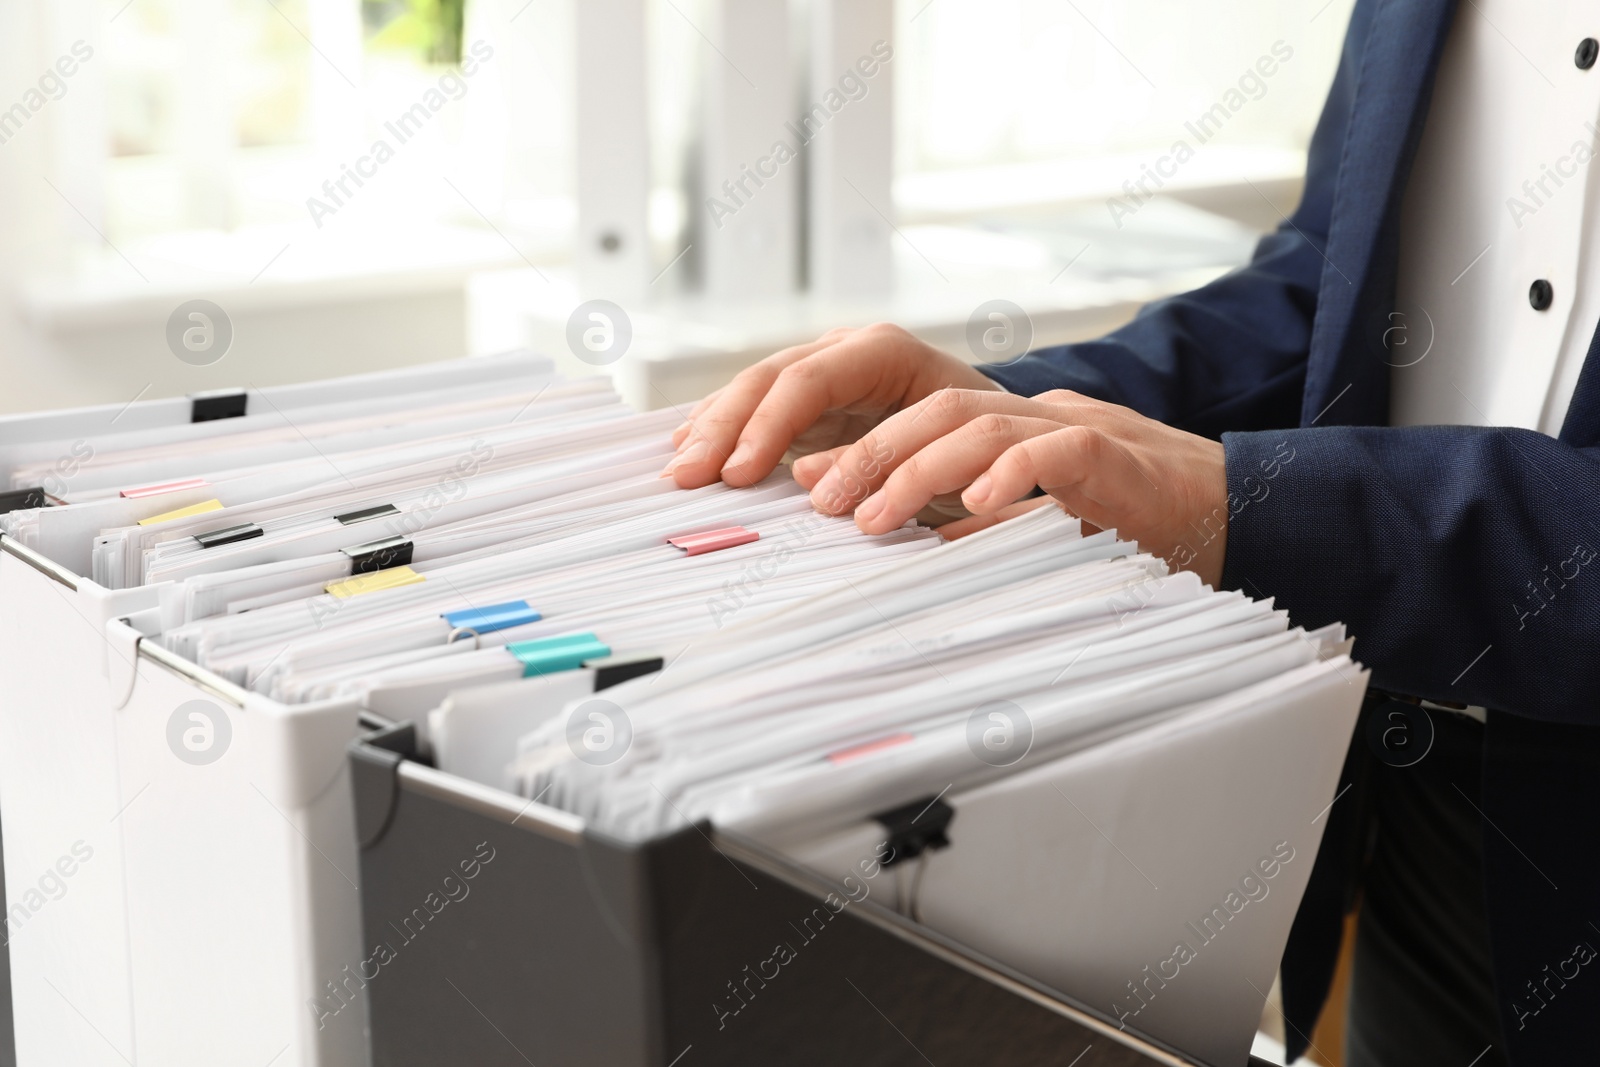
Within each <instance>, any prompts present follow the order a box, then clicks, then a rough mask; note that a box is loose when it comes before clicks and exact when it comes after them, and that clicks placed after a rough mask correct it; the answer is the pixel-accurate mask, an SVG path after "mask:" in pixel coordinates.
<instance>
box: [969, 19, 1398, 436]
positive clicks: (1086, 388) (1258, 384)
mask: <svg viewBox="0 0 1600 1067" xmlns="http://www.w3.org/2000/svg"><path fill="white" fill-rule="evenodd" d="M1371 7H1372V5H1371V4H1370V3H1366V2H1362V3H1358V4H1357V5H1356V9H1355V11H1354V13H1353V14H1352V16H1351V21H1350V29H1349V32H1348V33H1347V34H1346V37H1345V44H1344V51H1343V54H1342V57H1341V59H1340V61H1339V68H1338V71H1337V73H1336V75H1335V77H1334V82H1333V87H1332V89H1331V90H1330V92H1329V95H1328V100H1327V103H1326V105H1325V106H1324V107H1323V111H1322V117H1321V118H1320V119H1319V120H1318V123H1317V129H1316V132H1315V134H1314V135H1313V137H1312V140H1311V147H1310V153H1309V157H1308V160H1307V171H1306V188H1305V193H1304V195H1303V197H1302V198H1301V202H1300V206H1299V207H1298V208H1297V209H1296V210H1295V213H1294V215H1293V216H1292V217H1291V218H1289V219H1287V220H1285V222H1284V224H1283V225H1282V226H1281V227H1280V228H1279V229H1278V230H1277V231H1276V232H1275V233H1271V234H1269V235H1267V236H1266V237H1264V238H1263V239H1262V240H1261V242H1260V243H1259V244H1258V245H1257V247H1256V250H1255V254H1254V256H1253V257H1252V259H1251V261H1250V263H1249V264H1247V265H1246V266H1244V267H1242V268H1240V269H1239V270H1236V271H1233V272H1232V273H1230V274H1227V275H1225V276H1223V277H1222V278H1219V279H1217V280H1216V281H1214V282H1212V283H1211V284H1210V285H1207V286H1204V287H1203V288H1200V289H1196V290H1195V291H1193V292H1190V293H1185V294H1183V295H1181V296H1175V297H1172V298H1170V299H1167V300H1161V301H1158V302H1156V303H1153V304H1150V305H1149V306H1147V307H1146V308H1144V309H1143V310H1142V311H1141V312H1140V313H1139V315H1138V316H1137V317H1136V318H1135V319H1134V320H1133V321H1132V322H1131V323H1129V324H1128V325H1126V326H1124V327H1122V328H1121V329H1119V330H1117V331H1115V332H1114V333H1111V334H1109V335H1107V336H1106V337H1104V338H1102V339H1100V340H1097V341H1089V342H1083V343H1077V344H1069V345H1062V346H1059V347H1055V348H1043V349H1038V350H1036V351H1034V352H1032V353H1030V354H1028V355H1026V356H1024V357H1022V358H1021V359H1019V360H1017V361H1015V362H1013V363H1010V364H1008V365H1005V366H997V367H982V368H979V369H980V370H982V371H983V373H985V374H986V375H988V376H989V377H990V378H992V379H994V380H995V381H997V382H999V383H1000V384H1001V385H1003V386H1004V387H1005V388H1007V389H1009V390H1010V391H1011V392H1013V393H1018V394H1021V395H1023V396H1035V395H1037V394H1039V393H1043V392H1048V391H1049V390H1051V389H1072V390H1075V391H1077V392H1080V393H1083V394H1085V395H1087V396H1092V397H1096V398H1097V399H1100V400H1105V401H1109V402H1111V403H1116V404H1121V405H1123V406H1125V407H1130V408H1133V409H1134V410H1135V411H1138V412H1140V413H1142V414H1144V415H1148V416H1149V417H1151V418H1154V419H1159V420H1161V421H1162V422H1165V423H1168V424H1169V425H1172V426H1177V427H1180V428H1182V429H1185V430H1188V431H1189V432H1191V433H1198V434H1203V435H1205V436H1207V437H1212V438H1215V437H1217V436H1219V435H1220V434H1221V433H1222V432H1223V431H1224V430H1240V429H1266V428H1269V427H1272V426H1293V425H1296V424H1298V423H1299V421H1300V403H1301V394H1302V392H1303V389H1304V385H1305V367H1306V359H1307V353H1308V352H1309V350H1310V346H1311V323H1312V319H1313V318H1314V316H1315V314H1316V308H1317V288H1318V284H1319V281H1320V279H1321V276H1322V271H1323V268H1324V266H1325V264H1326V262H1327V261H1326V259H1324V253H1323V248H1324V247H1325V246H1326V244H1327V240H1328V230H1329V219H1330V217H1331V215H1332V210H1333V194H1334V184H1335V180H1336V178H1337V176H1338V170H1339V161H1340V156H1341V154H1342V152H1343V150H1344V140H1345V131H1346V129H1347V128H1348V126H1349V120H1350V110H1351V105H1352V102H1353V97H1354V91H1355V83H1356V77H1357V73H1358V69H1357V68H1358V65H1359V60H1360V56H1361V51H1362V48H1363V47H1364V45H1365V41H1366V34H1367V32H1368V28H1369V26H1370V23H1371V11H1370V9H1371Z"/></svg>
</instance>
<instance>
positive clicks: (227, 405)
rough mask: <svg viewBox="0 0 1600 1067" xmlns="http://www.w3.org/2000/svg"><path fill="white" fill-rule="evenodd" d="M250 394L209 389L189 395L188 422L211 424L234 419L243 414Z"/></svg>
mask: <svg viewBox="0 0 1600 1067" xmlns="http://www.w3.org/2000/svg"><path fill="white" fill-rule="evenodd" d="M249 399H250V394H249V393H247V392H245V391H244V390H243V389H210V390H207V391H206V392H203V393H191V394H189V405H190V407H189V421H190V422H213V421H215V420H217V419H236V418H238V417H240V416H241V415H243V414H244V409H245V405H246V404H247V403H248V402H249Z"/></svg>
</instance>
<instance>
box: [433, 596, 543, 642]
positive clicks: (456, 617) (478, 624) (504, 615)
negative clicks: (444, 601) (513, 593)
mask: <svg viewBox="0 0 1600 1067" xmlns="http://www.w3.org/2000/svg"><path fill="white" fill-rule="evenodd" d="M439 617H440V618H442V619H443V620H444V621H445V622H447V623H449V624H450V628H451V629H468V630H471V631H473V632H474V633H480V634H492V633H494V632H495V631H496V630H509V629H510V628H511V627H513V626H521V625H523V624H524V623H530V622H538V621H539V620H540V619H541V618H542V617H543V616H541V615H540V614H539V613H538V612H537V611H534V610H533V609H532V608H530V607H529V606H528V602H527V601H526V600H508V601H506V602H505V603H504V604H491V605H489V606H488V607H486V608H467V609H464V610H462V611H447V612H445V613H444V614H442V615H440V616H439Z"/></svg>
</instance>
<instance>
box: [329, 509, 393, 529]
mask: <svg viewBox="0 0 1600 1067" xmlns="http://www.w3.org/2000/svg"><path fill="white" fill-rule="evenodd" d="M398 514H400V509H399V508H397V507H395V506H394V505H393V504H379V505H378V506H377V507H375V508H364V509H363V510H361V511H347V512H345V513H344V514H343V515H335V516H334V518H336V519H338V520H339V521H340V522H341V523H343V524H344V525H346V526H354V525H355V524H356V523H358V522H371V521H372V520H373V519H382V518H386V517H388V516H390V515H398Z"/></svg>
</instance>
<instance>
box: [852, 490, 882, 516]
mask: <svg viewBox="0 0 1600 1067" xmlns="http://www.w3.org/2000/svg"><path fill="white" fill-rule="evenodd" d="M886 503H887V501H886V500H884V499H883V494H882V493H873V494H872V495H871V496H869V497H867V499H865V500H863V501H862V502H861V506H860V507H858V508H856V522H857V523H863V522H871V521H872V520H873V519H876V518H877V517H878V516H879V515H880V514H882V513H883V506H884V504H886Z"/></svg>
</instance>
